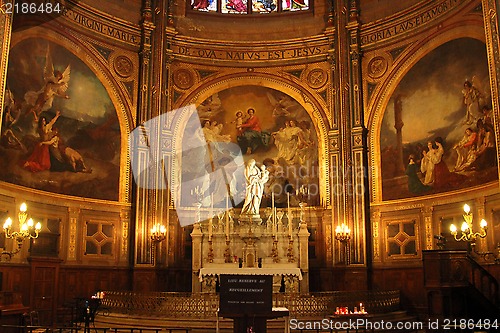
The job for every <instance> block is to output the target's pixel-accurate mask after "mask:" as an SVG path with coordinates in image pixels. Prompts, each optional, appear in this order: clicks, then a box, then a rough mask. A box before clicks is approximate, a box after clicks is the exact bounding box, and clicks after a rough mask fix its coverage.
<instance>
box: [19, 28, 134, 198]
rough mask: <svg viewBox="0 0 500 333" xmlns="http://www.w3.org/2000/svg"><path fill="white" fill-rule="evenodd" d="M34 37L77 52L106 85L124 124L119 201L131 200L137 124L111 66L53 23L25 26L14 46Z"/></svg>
mask: <svg viewBox="0 0 500 333" xmlns="http://www.w3.org/2000/svg"><path fill="white" fill-rule="evenodd" d="M34 38H36V39H43V40H46V41H48V42H51V43H54V44H57V45H58V46H60V47H62V48H64V49H65V50H66V51H67V52H69V53H71V54H73V55H74V56H75V57H76V58H78V59H79V60H80V61H81V62H82V63H83V64H84V65H85V66H87V67H88V68H89V69H90V71H91V72H92V73H93V74H94V75H95V76H96V77H97V78H98V80H99V81H100V82H101V84H102V86H103V87H104V89H105V91H106V93H107V94H108V96H109V98H110V100H111V103H112V104H113V107H114V108H115V110H116V116H117V119H118V123H119V128H120V150H119V153H120V162H119V166H118V167H119V168H120V171H119V184H118V201H119V202H128V201H129V200H130V192H129V188H130V186H129V185H130V179H129V173H130V170H129V169H130V163H129V162H128V161H129V155H128V149H127V143H128V141H127V138H128V134H129V133H130V129H131V128H132V126H133V120H132V119H131V116H130V115H131V110H129V109H128V108H126V105H127V103H125V102H124V98H123V96H122V95H123V92H122V91H120V89H118V87H119V85H118V83H117V82H116V81H115V80H114V78H113V76H112V74H111V73H110V72H109V70H108V68H106V66H105V65H104V64H103V63H102V62H101V61H100V60H99V59H98V58H97V57H96V56H95V55H94V54H93V53H92V52H91V51H90V50H89V48H88V46H87V45H85V44H83V43H82V42H80V41H78V40H76V39H74V38H72V36H71V35H61V34H59V33H58V32H56V31H54V30H52V26H50V25H48V26H46V27H43V28H42V27H39V26H37V27H33V28H30V29H27V30H23V32H22V33H19V34H16V35H13V36H12V39H11V49H12V48H14V47H15V46H16V45H18V44H20V43H22V42H23V41H26V40H28V39H34Z"/></svg>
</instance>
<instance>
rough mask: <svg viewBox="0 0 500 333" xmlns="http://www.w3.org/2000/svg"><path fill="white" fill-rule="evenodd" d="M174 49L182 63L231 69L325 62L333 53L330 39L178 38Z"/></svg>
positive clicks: (315, 37) (319, 37) (320, 37)
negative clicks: (266, 40)
mask: <svg viewBox="0 0 500 333" xmlns="http://www.w3.org/2000/svg"><path fill="white" fill-rule="evenodd" d="M171 49H172V51H173V55H174V56H175V58H176V59H177V60H179V61H184V62H190V63H199V64H209V65H214V64H217V65H219V66H232V67H243V66H244V67H248V66H252V67H269V66H276V65H279V64H283V63H286V64H287V65H289V64H297V63H311V62H320V61H325V60H326V59H327V56H328V54H329V53H328V52H329V50H330V45H329V40H328V37H326V36H324V35H320V36H313V37H309V38H307V39H292V40H284V41H281V42H240V43H235V42H215V41H211V40H206V39H196V38H190V37H185V36H176V37H174V38H173V39H172V44H171Z"/></svg>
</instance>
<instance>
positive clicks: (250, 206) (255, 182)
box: [241, 159, 269, 215]
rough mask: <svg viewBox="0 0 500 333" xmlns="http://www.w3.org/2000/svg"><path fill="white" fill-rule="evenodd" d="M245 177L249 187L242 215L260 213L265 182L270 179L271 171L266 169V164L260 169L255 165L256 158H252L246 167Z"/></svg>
mask: <svg viewBox="0 0 500 333" xmlns="http://www.w3.org/2000/svg"><path fill="white" fill-rule="evenodd" d="M245 179H246V183H247V187H246V193H245V203H244V204H243V208H242V209H241V215H259V208H260V202H261V200H262V195H263V194H264V184H265V183H267V181H268V180H269V171H267V170H266V167H265V165H263V166H262V167H261V169H259V168H258V167H257V166H256V165H255V160H254V159H251V160H249V161H248V163H247V166H246V168H245Z"/></svg>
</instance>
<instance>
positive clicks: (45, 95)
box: [24, 48, 70, 121]
mask: <svg viewBox="0 0 500 333" xmlns="http://www.w3.org/2000/svg"><path fill="white" fill-rule="evenodd" d="M69 78H70V65H68V66H67V67H66V69H65V70H64V72H62V73H61V72H60V71H58V70H54V64H53V63H52V57H51V56H50V52H49V49H48V48H47V54H46V56H45V68H44V71H43V80H44V82H45V85H44V86H43V87H42V88H41V89H40V90H38V91H28V92H27V93H26V94H24V100H25V101H26V103H27V104H28V105H31V106H32V107H31V108H30V109H29V111H28V112H31V113H33V117H34V119H35V121H38V116H39V115H40V113H42V112H43V111H46V110H49V109H50V108H51V107H52V103H53V101H54V97H61V98H65V99H69V96H68V95H67V94H66V90H68V85H69Z"/></svg>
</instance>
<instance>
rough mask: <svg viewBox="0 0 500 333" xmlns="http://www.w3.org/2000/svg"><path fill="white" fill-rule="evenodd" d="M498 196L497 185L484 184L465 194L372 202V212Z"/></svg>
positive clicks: (458, 192) (417, 207) (402, 209)
mask: <svg viewBox="0 0 500 333" xmlns="http://www.w3.org/2000/svg"><path fill="white" fill-rule="evenodd" d="M495 194H498V184H491V183H490V184H486V185H481V186H475V187H473V188H470V189H469V190H468V191H467V192H464V191H463V190H462V191H461V190H457V191H452V192H448V193H445V194H443V193H441V194H434V195H431V196H426V197H412V198H406V199H398V200H390V201H383V202H372V203H371V204H370V207H371V209H372V210H374V209H379V210H380V211H382V212H394V211H404V210H411V209H421V208H423V207H426V206H442V205H449V204H454V203H457V202H461V203H463V202H464V201H467V200H473V199H474V198H477V197H478V196H480V195H481V196H486V197H488V196H492V195H495Z"/></svg>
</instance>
